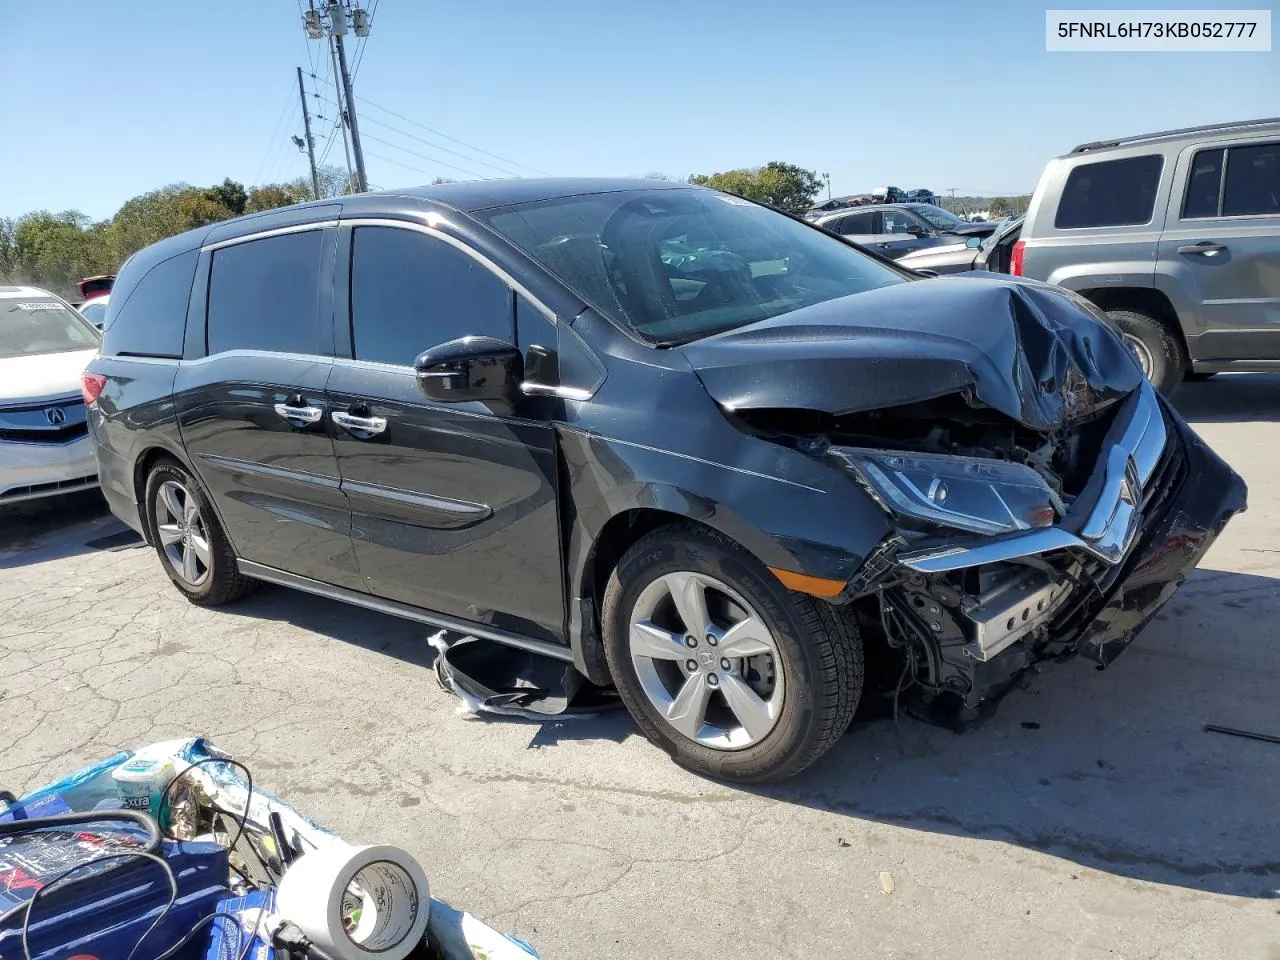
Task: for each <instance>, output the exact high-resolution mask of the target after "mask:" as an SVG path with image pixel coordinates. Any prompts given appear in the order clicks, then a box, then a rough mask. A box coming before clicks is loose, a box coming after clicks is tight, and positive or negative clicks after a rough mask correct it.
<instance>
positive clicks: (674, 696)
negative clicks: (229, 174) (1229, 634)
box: [84, 180, 1245, 783]
mask: <svg viewBox="0 0 1280 960" xmlns="http://www.w3.org/2000/svg"><path fill="white" fill-rule="evenodd" d="M118 285H119V286H120V291H119V292H118V293H117V294H116V296H115V297H114V298H113V301H112V305H111V309H110V313H109V315H108V322H107V325H106V333H105V339H104V345H103V350H102V354H101V356H99V357H97V358H96V359H95V360H94V361H93V362H92V363H91V364H90V367H89V370H88V371H87V372H86V374H85V377H84V380H85V391H86V395H87V397H88V398H89V400H90V422H91V431H92V436H93V440H94V444H95V449H96V452H97V457H98V463H99V467H100V470H101V476H102V482H103V489H104V492H105V494H106V496H107V499H108V501H109V502H110V504H111V508H112V510H113V511H114V512H115V513H116V514H117V515H118V516H119V517H121V518H122V519H123V520H124V521H125V522H126V523H128V524H129V525H130V526H131V527H133V528H134V529H136V530H138V531H139V532H140V533H142V534H143V535H144V536H145V537H146V538H147V540H148V541H149V542H150V543H151V545H152V546H153V547H154V548H155V550H156V551H157V554H158V556H159V560H160V563H161V566H162V567H163V569H164V571H165V573H166V574H167V575H168V576H169V578H170V579H171V580H172V581H173V583H174V585H175V586H176V588H177V589H178V590H179V591H181V592H182V593H183V594H184V595H186V596H187V597H188V598H189V599H190V600H191V601H192V602H194V603H197V604H205V605H216V604H221V603H226V602H228V601H231V600H234V599H236V598H237V597H240V596H242V595H243V594H244V593H245V592H246V591H247V590H248V589H249V588H250V587H251V585H252V583H253V582H254V581H255V580H263V581H268V582H271V583H276V584H283V585H285V586H290V587H295V588H297V589H300V590H304V591H308V592H311V593H315V594H320V595H323V596H328V597H334V598H337V599H340V600H343V601H346V602H348V603H352V604H355V605H358V606H363V607H368V608H372V609H375V610H380V611H384V612H388V613H393V614H397V615H400V616H404V617H408V618H411V619H414V620H419V621H422V622H425V623H430V624H434V625H437V626H440V627H444V628H447V629H451V630H455V631H459V632H461V633H466V634H471V635H473V636H477V637H482V638H488V639H490V640H496V641H499V642H501V643H505V644H509V645H511V646H513V647H519V648H523V649H525V650H531V651H536V652H537V653H541V654H545V655H547V656H550V657H556V658H559V659H562V660H564V661H566V662H570V663H572V664H573V665H574V666H575V667H576V668H577V669H578V670H579V671H581V672H582V673H583V674H584V675H586V676H587V677H589V678H590V679H592V680H593V681H595V682H597V683H601V684H607V683H613V684H615V685H616V686H617V689H618V691H619V693H620V694H621V697H622V699H623V701H624V702H625V703H626V705H627V707H628V708H629V709H630V711H631V713H632V715H633V716H634V717H635V719H636V722H637V723H638V724H639V726H640V728H641V729H642V730H643V731H644V732H645V734H646V735H647V736H648V737H649V738H650V739H651V740H653V742H654V743H656V744H658V745H659V746H661V747H662V748H663V749H665V750H667V751H668V752H670V753H671V755H672V756H673V757H674V758H675V759H676V760H677V761H678V762H680V763H681V764H683V765H685V766H687V767H689V768H691V769H693V770H696V771H698V772H700V773H703V774H706V775H710V776H715V777H722V778H725V779H729V780H733V781H738V782H744V783H760V782H768V781H775V780H778V779H781V778H784V777H788V776H790V775H792V774H794V773H796V772H797V771H799V770H801V769H803V768H804V767H806V766H808V765H809V764H810V763H812V762H813V761H814V760H816V759H817V758H818V757H819V756H820V755H822V753H823V752H824V751H826V750H827V749H828V748H829V747H830V746H831V745H832V744H833V743H834V742H835V741H836V740H837V739H838V738H839V737H840V735H841V734H842V733H843V732H844V730H845V729H846V727H847V726H848V724H849V722H850V718H851V717H852V716H853V712H854V709H855V707H856V706H857V704H858V702H859V699H860V697H861V696H862V690H863V684H864V673H865V668H864V664H865V662H866V659H865V658H866V655H867V651H869V650H870V651H871V652H872V654H873V655H878V656H880V657H881V658H894V657H896V658H899V659H897V661H896V663H897V665H896V666H894V667H893V675H894V677H895V679H897V678H899V671H901V685H902V686H909V687H910V689H909V690H908V691H906V692H905V693H904V699H910V698H915V699H917V700H919V701H920V704H921V707H922V708H928V709H931V710H935V711H937V712H939V713H942V712H949V714H950V715H952V716H956V717H959V718H964V717H966V716H969V715H971V714H972V713H973V712H974V711H977V710H978V709H980V708H981V707H982V706H983V705H984V704H986V703H988V702H990V701H992V700H994V699H995V698H996V697H998V696H999V695H1000V694H1001V693H1002V692H1003V691H1005V690H1007V689H1008V687H1009V685H1010V683H1011V682H1012V681H1013V680H1014V679H1015V678H1016V677H1017V676H1018V675H1019V674H1020V673H1021V672H1022V671H1023V670H1025V669H1027V668H1028V667H1030V666H1031V665H1032V664H1034V663H1036V662H1038V661H1040V660H1043V659H1045V658H1048V657H1060V656H1065V655H1068V654H1071V653H1076V652H1078V653H1082V654H1085V655H1086V656H1089V657H1092V658H1094V659H1096V660H1098V661H1099V662H1102V663H1106V662H1109V661H1110V660H1111V659H1113V658H1114V657H1115V656H1116V655H1117V654H1119V652H1120V651H1121V650H1122V649H1124V647H1125V646H1126V645H1127V644H1128V643H1129V642H1130V641H1131V640H1132V639H1133V637H1134V635H1135V634H1136V633H1137V632H1138V631H1139V630H1140V629H1141V628H1142V626H1143V625H1144V624H1145V623H1146V622H1147V621H1148V620H1149V619H1150V618H1151V617H1152V616H1153V615H1154V614H1155V612H1156V611H1157V610H1158V609H1159V608H1160V606H1161V605H1162V604H1163V603H1164V602H1165V601H1166V600H1168V598H1169V596H1170V595H1171V594H1172V593H1173V591H1174V590H1175V589H1176V587H1177V585H1178V584H1179V583H1181V582H1182V580H1183V578H1184V577H1185V576H1186V575H1187V573H1188V571H1189V570H1190V569H1191V568H1192V567H1193V566H1194V565H1195V564H1196V562H1197V560H1198V559H1199V557H1200V556H1201V555H1202V554H1203V552H1204V551H1205V550H1206V549H1207V548H1208V547H1209V545H1210V544H1211V543H1212V542H1213V540H1214V539H1215V537H1216V536H1217V534H1218V533H1219V531H1220V530H1221V529H1222V528H1223V525H1224V524H1225V523H1226V522H1227V520H1228V518H1229V517H1230V516H1231V515H1232V514H1234V513H1235V512H1237V511H1238V510H1241V509H1243V507H1244V504H1245V489H1244V485H1243V483H1242V481H1241V480H1240V478H1239V477H1237V476H1236V475H1235V474H1234V473H1233V472H1232V471H1231V469H1230V468H1229V467H1228V466H1227V465H1226V464H1225V463H1223V462H1222V461H1221V460H1220V459H1219V458H1218V457H1217V456H1215V455H1214V454H1213V452H1212V451H1210V450H1209V449H1208V448H1207V447H1206V446H1205V445H1204V444H1203V443H1202V442H1201V441H1200V440H1198V439H1197V438H1196V437H1195V436H1194V435H1193V434H1192V433H1191V431H1190V430H1189V429H1188V428H1187V427H1186V425H1185V424H1184V423H1183V421H1182V420H1181V418H1180V417H1179V416H1178V414H1177V413H1176V412H1175V411H1174V410H1173V409H1172V408H1170V407H1169V406H1168V405H1167V404H1166V403H1164V402H1163V401H1162V400H1161V399H1160V398H1159V397H1158V396H1157V395H1156V393H1155V392H1154V390H1152V388H1151V386H1150V384H1148V383H1147V381H1146V380H1144V379H1143V377H1142V375H1141V372H1140V371H1139V370H1138V367H1137V364H1136V363H1135V362H1134V360H1133V358H1132V356H1131V355H1130V353H1129V351H1128V350H1127V349H1126V347H1125V346H1124V344H1123V343H1122V342H1121V341H1120V340H1119V338H1118V337H1117V336H1116V335H1115V334H1114V333H1113V332H1112V331H1111V330H1110V329H1109V327H1108V326H1107V325H1106V323H1105V322H1104V320H1103V318H1102V317H1101V315H1100V314H1098V313H1097V312H1096V310H1095V309H1094V308H1092V307H1090V306H1089V305H1088V304H1087V303H1086V302H1085V301H1083V300H1081V299H1080V298H1078V297H1076V296H1074V295H1073V294H1070V293H1068V292H1066V291H1064V290H1062V289H1060V288H1058V287H1052V286H1049V285H1046V284H1040V283H1035V282H1028V281H1016V280H1011V279H997V278H990V277H986V276H985V275H983V276H979V275H977V274H972V275H970V276H969V277H940V278H936V279H930V280H920V279H919V278H918V277H916V276H915V275H913V274H912V273H910V272H909V271H905V270H901V269H899V268H897V267H896V266H894V265H893V264H891V263H888V262H885V261H881V260H879V259H876V258H873V257H869V256H867V255H866V254H864V253H863V252H861V251H860V250H859V249H858V248H857V247H855V246H854V245H852V244H850V243H847V242H845V241H843V240H841V239H839V238H837V237H835V236H832V235H831V234H828V233H826V232H824V231H822V230H819V229H816V228H814V227H813V226H812V225H809V224H806V223H804V222H803V221H801V220H797V219H793V218H791V217H788V216H786V215H785V214H782V213H779V212H776V211H773V210H770V209H767V208H765V207H762V206H759V205H757V204H754V203H751V202H750V201H747V200H743V199H741V198H739V197H734V196H730V195H727V194H723V193H718V192H715V191H711V190H706V189H703V188H698V187H692V186H689V185H687V184H675V183H671V184H655V183H652V182H647V181H628V180H604V181H600V180H582V181H580V180H547V181H539V180H508V181H478V182H474V183H458V184H442V185H438V186H433V187H426V188H421V189H417V190H405V191H399V192H397V193H395V194H364V195H359V196H349V197H343V198H341V199H340V200H338V199H335V200H327V201H321V202H318V203H311V204H303V205H299V206H294V207H288V208H286V209H283V210H278V211H271V212H267V213H262V214H257V215H254V216H250V217H242V218H239V219H236V220H231V221H227V222H224V223H219V224H216V225H212V226H207V227H202V228H200V229H199V230H196V231H192V232H190V233H187V234H183V235H181V236H178V237H174V238H171V239H168V240H165V241H163V242H161V243H159V244H157V245H155V246H153V247H149V248H147V249H146V250H143V251H142V252H140V253H138V254H136V255H135V256H134V257H133V258H132V259H131V260H130V261H129V262H128V263H127V264H126V265H125V266H124V268H123V270H122V271H121V274H120V278H119V281H118ZM424 304H429V306H430V309H424V308H423V305H424Z"/></svg>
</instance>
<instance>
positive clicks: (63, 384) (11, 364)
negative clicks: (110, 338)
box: [0, 350, 98, 403]
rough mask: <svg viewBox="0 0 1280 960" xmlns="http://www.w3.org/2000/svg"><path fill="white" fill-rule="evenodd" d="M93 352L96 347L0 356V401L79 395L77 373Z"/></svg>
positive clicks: (37, 399)
mask: <svg viewBox="0 0 1280 960" xmlns="http://www.w3.org/2000/svg"><path fill="white" fill-rule="evenodd" d="M97 355H98V351H97V350H74V351H69V352H67V353H34V354H30V355H28V356H24V357H3V358H0V403H17V402H23V401H30V402H32V403H39V402H41V401H42V400H60V399H62V398H63V397H73V396H79V394H80V374H82V373H84V368H85V367H87V366H88V365H89V361H90V360H92V359H93V358H94V357H95V356H97Z"/></svg>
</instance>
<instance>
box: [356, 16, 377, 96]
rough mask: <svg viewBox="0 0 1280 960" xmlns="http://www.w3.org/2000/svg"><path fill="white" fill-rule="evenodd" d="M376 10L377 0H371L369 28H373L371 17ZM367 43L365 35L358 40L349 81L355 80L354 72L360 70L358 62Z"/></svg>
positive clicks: (359, 62)
mask: <svg viewBox="0 0 1280 960" xmlns="http://www.w3.org/2000/svg"><path fill="white" fill-rule="evenodd" d="M377 12H378V0H373V3H371V4H370V5H369V29H370V30H372V29H373V17H374V15H375V14H376V13H377ZM368 45H369V38H368V36H365V37H363V38H362V39H361V41H360V49H359V50H357V51H356V62H355V66H353V67H352V68H351V82H352V83H355V82H356V74H357V73H359V72H360V64H361V62H362V61H363V60H364V48H365V47H367V46H368Z"/></svg>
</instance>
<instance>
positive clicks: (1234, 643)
mask: <svg viewBox="0 0 1280 960" xmlns="http://www.w3.org/2000/svg"><path fill="white" fill-rule="evenodd" d="M234 609H235V612H236V613H238V614H242V615H246V616H254V617H263V618H268V619H276V620H286V621H289V622H291V623H294V624H296V625H298V626H301V627H305V628H306V629H308V630H314V631H316V632H317V633H321V634H325V635H327V636H330V637H334V638H337V639H341V640H343V641H345V642H349V643H353V644H357V645H359V646H362V647H366V648H368V649H370V650H375V651H377V652H379V653H383V654H385V655H387V656H391V657H396V658H397V659H400V660H403V661H405V662H407V663H412V664H415V665H418V666H421V667H422V668H424V676H423V682H424V683H432V684H434V682H435V680H434V676H433V675H431V674H428V673H426V669H428V668H430V666H431V665H432V663H433V662H434V656H435V653H434V651H433V650H432V648H431V647H430V646H429V645H428V644H427V642H426V637H427V636H428V634H429V633H430V632H431V628H430V627H426V626H424V625H421V624H416V623H410V622H407V621H403V620H399V619H396V618H393V617H389V616H384V615H382V614H377V613H373V612H367V611H363V610H359V609H356V608H354V607H350V606H347V605H344V604H341V603H338V602H336V601H330V600H323V599H320V598H317V597H311V596H306V595H303V594H300V593H296V592H294V591H289V590H284V589H265V590H263V591H262V592H260V593H258V594H255V595H254V596H253V597H252V598H251V599H249V600H246V601H245V602H243V603H241V604H238V605H236V607H235V608H234ZM1277 616H1280V581H1276V580H1273V579H1271V578H1268V577H1258V576H1248V575H1243V574H1236V573H1228V572H1221V571H1209V570H1202V571H1199V572H1197V573H1196V574H1195V575H1194V576H1193V577H1192V579H1191V580H1190V581H1188V583H1187V584H1186V585H1185V586H1184V587H1183V589H1182V590H1181V591H1180V592H1179V593H1178V594H1177V595H1176V596H1175V598H1174V599H1173V601H1171V603H1170V604H1169V605H1168V606H1167V607H1166V609H1165V611H1164V612H1163V613H1162V614H1161V616H1160V617H1159V618H1158V619H1157V620H1156V621H1154V622H1153V623H1152V624H1151V626H1150V627H1149V628H1148V629H1147V630H1146V631H1145V632H1144V633H1143V634H1142V635H1141V636H1140V637H1139V638H1138V640H1137V641H1136V642H1135V643H1134V644H1133V645H1132V646H1131V647H1130V648H1129V650H1128V651H1127V652H1126V653H1125V654H1124V655H1123V656H1122V657H1121V658H1120V659H1119V660H1117V661H1116V662H1115V663H1114V664H1113V665H1112V666H1111V667H1109V668H1108V669H1107V670H1105V671H1099V670H1097V669H1096V668H1095V667H1094V666H1093V665H1092V664H1091V663H1089V662H1087V661H1084V660H1080V659H1077V660H1074V661H1070V662H1068V663H1064V664H1048V665H1045V666H1044V667H1043V668H1042V669H1041V671H1040V672H1039V673H1038V674H1036V675H1034V676H1032V677H1031V678H1029V680H1028V682H1027V683H1026V685H1025V686H1024V687H1023V688H1022V689H1016V690H1014V691H1013V692H1012V693H1010V694H1009V696H1008V697H1006V699H1005V700H1004V701H1003V702H1002V703H1001V705H1000V708H999V710H998V711H997V712H996V714H995V716H994V717H992V718H991V719H989V720H988V721H986V722H985V723H984V724H983V725H981V726H979V727H977V728H976V729H972V730H970V731H968V732H965V733H961V734H955V733H952V732H950V731H947V730H943V729H939V728H936V727H930V726H927V725H925V724H923V723H921V722H920V721H917V720H914V719H911V718H908V717H903V718H901V720H900V721H899V722H898V723H896V724H895V723H894V722H893V721H892V720H858V721H855V723H854V725H853V726H852V727H851V729H850V731H849V733H848V734H847V735H846V736H845V737H844V738H843V739H842V740H841V742H840V743H839V744H838V745H837V746H836V748H835V749H834V750H832V751H831V753H829V754H828V755H827V756H826V757H824V758H823V759H822V760H821V761H819V763H818V764H817V765H815V766H814V767H813V768H811V769H810V770H809V771H807V772H805V773H804V774H802V775H801V776H799V777H797V778H796V779H794V780H792V781H790V782H788V783H786V784H784V785H782V786H779V787H775V788H770V789H767V790H762V791H758V792H759V793H760V794H761V795H764V796H767V797H770V798H772V799H775V800H778V801H782V802H787V803H795V804H801V805H804V806H808V807H813V808H816V809H820V810H825V811H829V812H831V813H834V814H839V815H844V816H849V817H855V818H860V819H867V820H877V821H882V822H886V823H893V824H898V825H901V826H906V827H911V828H914V829H918V830H923V831H932V832H939V833H946V834H950V835H956V836H966V837H973V838H978V839H983V840H990V841H1000V842H1005V843H1011V844H1015V845H1018V846H1023V847H1027V848H1029V849H1033V850H1037V851H1042V852H1046V853H1049V854H1053V855H1055V856H1057V857H1059V858H1061V860H1062V875H1063V881H1064V882H1070V881H1071V879H1072V878H1073V877H1075V876H1078V871H1079V869H1080V868H1088V869H1094V870H1101V871H1105V872H1108V873H1114V874H1117V875H1120V876H1126V877H1131V878H1134V879H1138V880H1144V881H1150V882H1157V883H1165V884H1173V885H1177V886H1183V887H1188V888H1192V889H1196V890H1204V891H1209V892H1213V893H1222V894H1231V895H1236V896H1246V897H1274V896H1277V895H1280V831H1277V829H1276V826H1275V818H1276V811H1277V810H1280V747H1278V746H1275V745H1273V744H1267V743H1262V742H1256V741H1249V740H1242V739H1237V738H1232V737H1226V736H1222V735H1219V734H1211V733H1206V732H1204V730H1203V725H1204V724H1205V723H1217V724H1222V725H1225V726H1230V727H1237V728H1244V729H1252V730H1257V731H1262V732H1268V733H1273V734H1280V713H1278V712H1277V711H1276V708H1275V703H1276V696H1275V691H1276V689H1277V687H1278V686H1280V658H1278V657H1277V656H1276V642H1275V639H1274V631H1273V629H1272V627H1271V626H1270V624H1273V623H1274V622H1276V619H1277ZM494 722H515V723H522V724H525V725H527V726H529V727H530V728H531V731H532V734H533V736H532V739H531V741H530V743H529V747H530V748H534V747H541V746H549V745H553V744H555V743H557V742H559V741H561V740H610V741H616V742H621V741H622V740H624V739H626V738H627V737H628V736H630V735H631V734H632V733H634V727H633V725H632V724H631V723H630V721H629V719H628V718H627V717H626V715H625V714H624V713H621V712H613V713H609V714H604V715H601V716H600V717H598V718H596V719H594V720H554V721H546V722H542V723H538V722H534V721H524V720H502V719H498V720H495V721H494ZM979 855H980V854H979Z"/></svg>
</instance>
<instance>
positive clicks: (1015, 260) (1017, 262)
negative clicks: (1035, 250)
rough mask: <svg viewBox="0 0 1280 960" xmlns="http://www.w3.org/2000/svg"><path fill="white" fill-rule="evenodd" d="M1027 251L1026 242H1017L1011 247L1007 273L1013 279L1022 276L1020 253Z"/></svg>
mask: <svg viewBox="0 0 1280 960" xmlns="http://www.w3.org/2000/svg"><path fill="white" fill-rule="evenodd" d="M1025 249H1027V241H1025V240H1019V241H1018V242H1017V243H1015V244H1014V245H1013V256H1012V257H1011V258H1010V260H1009V272H1010V273H1011V274H1013V275H1014V276H1015V277H1020V276H1022V251H1023V250H1025Z"/></svg>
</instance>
